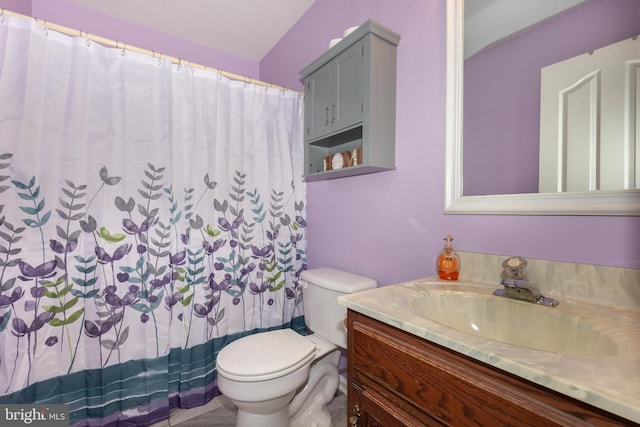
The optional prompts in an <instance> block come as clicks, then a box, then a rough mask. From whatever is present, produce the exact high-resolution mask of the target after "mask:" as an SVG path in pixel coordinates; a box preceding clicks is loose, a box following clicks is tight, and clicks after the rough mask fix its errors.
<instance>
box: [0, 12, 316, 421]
mask: <svg viewBox="0 0 640 427" xmlns="http://www.w3.org/2000/svg"><path fill="white" fill-rule="evenodd" d="M0 21H1V22H0V403H20V404H66V405H68V408H69V415H70V422H71V425H100V426H102V425H149V424H151V423H153V422H156V421H159V420H162V419H166V418H167V417H168V416H169V409H170V408H172V407H176V406H178V407H183V408H189V407H193V406H198V405H201V404H204V403H206V402H207V401H209V400H210V399H211V398H212V397H214V396H215V395H217V394H219V392H218V390H217V386H216V368H215V359H216V354H217V353H218V352H219V351H220V349H221V348H222V347H224V346H225V345H226V344H228V343H229V342H231V341H232V340H234V339H237V338H239V337H241V336H243V335H247V334H250V333H254V332H258V331H263V330H268V329H277V328H283V327H291V328H293V329H295V330H298V331H299V332H301V333H302V332H303V331H304V321H303V313H302V307H301V305H302V304H301V298H302V296H301V293H300V288H299V286H298V277H299V274H300V272H301V271H302V270H304V269H305V268H306V252H305V246H306V240H305V197H306V195H305V191H306V189H305V185H304V182H303V181H302V166H303V161H302V156H303V148H302V139H303V138H302V119H301V116H302V105H303V104H302V96H301V95H300V94H299V93H297V92H293V91H283V90H280V89H275V88H268V87H262V86H256V85H252V84H247V83H245V82H238V81H231V80H228V79H227V78H225V77H223V76H221V75H220V74H219V73H216V72H215V71H206V70H196V69H192V68H190V67H188V66H184V65H181V64H172V63H171V62H169V61H168V60H163V59H158V58H155V57H152V56H147V55H143V54H138V53H134V52H131V51H124V50H122V49H113V48H105V47H103V46H101V45H98V44H96V43H92V42H90V41H88V40H87V39H84V38H80V37H75V38H74V37H69V36H66V35H62V34H60V33H57V32H54V31H50V30H47V29H46V28H44V27H42V26H40V25H39V24H37V23H36V22H34V21H33V20H30V19H24V18H16V17H9V16H2V17H1V19H0ZM255 357H256V358H259V357H260V354H256V355H255Z"/></svg>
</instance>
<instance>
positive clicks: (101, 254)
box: [95, 243, 132, 264]
mask: <svg viewBox="0 0 640 427" xmlns="http://www.w3.org/2000/svg"><path fill="white" fill-rule="evenodd" d="M131 246H132V245H131V244H126V243H125V244H124V245H121V246H119V247H118V248H117V249H116V250H115V251H114V252H113V255H109V253H108V252H107V251H106V250H105V249H104V248H103V247H101V246H96V249H95V252H96V256H97V257H98V262H99V263H100V264H109V263H112V262H114V261H118V260H120V259H122V258H124V256H125V255H126V254H128V253H129V251H130V250H131Z"/></svg>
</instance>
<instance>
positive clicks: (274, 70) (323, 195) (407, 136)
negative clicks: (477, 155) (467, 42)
mask: <svg viewBox="0 0 640 427" xmlns="http://www.w3.org/2000/svg"><path fill="white" fill-rule="evenodd" d="M445 3H446V2H445V0H396V1H394V2H390V1H388V0H368V1H362V0H316V2H315V3H314V5H313V6H312V7H311V8H310V9H309V11H308V12H307V14H306V15H304V16H303V17H302V18H301V19H300V20H299V21H298V23H297V24H296V25H295V26H294V27H293V28H292V29H291V30H290V32H289V33H288V34H287V35H286V36H285V37H284V38H283V39H282V40H281V41H280V43H279V44H278V45H276V46H275V47H274V49H272V51H271V52H270V53H269V54H268V55H267V56H266V57H265V58H264V59H263V60H262V61H261V62H260V75H261V78H262V79H263V80H267V81H272V82H274V83H276V84H280V85H284V86H289V87H296V88H300V89H301V88H302V85H301V84H300V76H299V74H298V72H299V71H300V70H301V69H302V68H304V67H305V66H306V65H307V64H309V63H310V62H311V61H313V60H314V59H315V58H316V57H317V56H319V55H320V54H322V53H323V52H324V51H325V50H326V48H327V44H328V42H329V40H330V39H332V38H334V37H339V36H340V35H341V34H342V32H343V31H344V29H346V28H347V27H350V26H352V25H357V24H358V23H362V22H364V21H365V20H367V19H369V18H371V19H374V20H376V21H378V22H380V23H381V24H382V25H385V26H387V27H389V28H390V29H392V30H394V31H396V32H397V33H399V34H400V35H401V36H402V39H401V40H400V45H399V47H398V82H397V114H396V158H397V160H396V164H397V170H395V171H390V172H383V173H377V174H372V175H363V176H357V177H350V178H343V179H337V180H330V181H318V182H312V183H309V184H308V185H307V194H308V196H307V199H308V212H307V215H308V235H307V236H308V256H309V267H310V268H314V267H322V266H332V267H337V268H342V269H346V270H348V271H353V272H356V273H360V274H364V275H369V276H371V277H374V278H375V279H377V280H378V281H379V283H380V284H382V285H386V284H390V283H395V282H399V281H404V280H411V279H414V278H418V277H424V276H427V275H433V274H434V273H435V258H436V256H437V254H438V252H439V251H440V249H441V247H442V245H443V241H442V238H443V237H444V236H445V234H447V233H452V234H454V236H455V240H454V247H455V248H457V249H459V250H467V251H475V252H488V253H496V254H507V255H515V254H519V255H523V256H526V257H536V258H544V259H552V260H559V261H569V262H581V263H589V264H599V265H610V266H622V267H633V268H640V217H567V216H564V217H555V216H508V215H444V214H443V208H444V202H443V200H444V111H445V100H444V99H445V98H444V83H445V68H444V54H445ZM564 36H565V37H569V36H570V34H565V35H564ZM487 173H492V171H490V170H489V171H487ZM462 268H464V266H462Z"/></svg>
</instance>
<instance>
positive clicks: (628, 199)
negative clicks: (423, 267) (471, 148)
mask: <svg viewBox="0 0 640 427" xmlns="http://www.w3.org/2000/svg"><path fill="white" fill-rule="evenodd" d="M446 24H447V29H446V37H447V41H446V130H445V192H444V193H445V194H444V196H445V209H444V211H445V213H447V214H487V215H499V214H503V215H640V190H620V191H597V192H586V193H537V194H536V193H530V194H502V195H488V196H463V195H462V150H463V146H462V105H463V96H462V94H463V68H464V67H463V65H464V59H463V58H464V44H463V43H464V42H463V40H464V38H463V31H464V30H463V26H464V25H463V24H464V0H447V19H446Z"/></svg>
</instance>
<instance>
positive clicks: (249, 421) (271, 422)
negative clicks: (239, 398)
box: [236, 407, 289, 427]
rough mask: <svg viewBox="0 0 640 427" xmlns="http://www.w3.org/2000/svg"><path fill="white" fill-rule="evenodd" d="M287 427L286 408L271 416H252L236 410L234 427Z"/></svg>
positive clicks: (287, 415) (287, 411)
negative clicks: (236, 415)
mask: <svg viewBox="0 0 640 427" xmlns="http://www.w3.org/2000/svg"><path fill="white" fill-rule="evenodd" d="M288 425H289V410H288V408H287V407H285V408H283V409H282V410H280V411H278V412H274V413H271V414H254V413H250V412H246V411H243V410H241V409H238V418H237V420H236V427H256V426H260V427H283V426H288Z"/></svg>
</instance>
